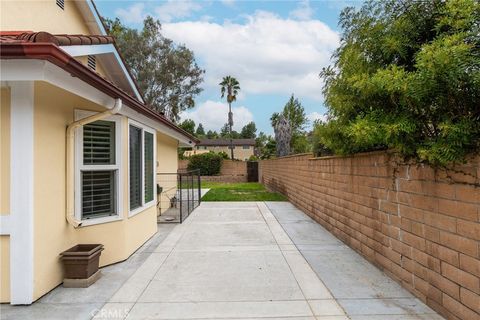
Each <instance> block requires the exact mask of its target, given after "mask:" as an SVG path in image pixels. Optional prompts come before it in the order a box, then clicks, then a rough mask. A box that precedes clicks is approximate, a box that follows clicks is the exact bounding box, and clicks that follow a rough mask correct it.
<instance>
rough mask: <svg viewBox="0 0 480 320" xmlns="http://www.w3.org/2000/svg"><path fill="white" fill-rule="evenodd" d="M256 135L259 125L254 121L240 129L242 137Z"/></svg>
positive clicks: (248, 137) (251, 137) (253, 136)
mask: <svg viewBox="0 0 480 320" xmlns="http://www.w3.org/2000/svg"><path fill="white" fill-rule="evenodd" d="M256 136H257V126H256V125H255V122H253V121H251V122H249V123H247V124H246V125H245V126H243V128H242V131H240V137H241V138H243V139H255V137H256Z"/></svg>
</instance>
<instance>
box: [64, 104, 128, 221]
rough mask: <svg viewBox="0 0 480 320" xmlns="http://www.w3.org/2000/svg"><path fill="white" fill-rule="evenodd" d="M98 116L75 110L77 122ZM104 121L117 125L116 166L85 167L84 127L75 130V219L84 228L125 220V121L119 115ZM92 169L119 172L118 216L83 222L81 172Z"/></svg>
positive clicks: (117, 187) (117, 182) (89, 112)
mask: <svg viewBox="0 0 480 320" xmlns="http://www.w3.org/2000/svg"><path fill="white" fill-rule="evenodd" d="M94 114H96V112H92V111H87V110H79V109H76V110H75V120H80V119H83V118H86V117H89V116H91V115H94ZM102 120H104V121H112V122H114V123H115V165H101V166H100V165H99V166H84V165H83V164H82V163H83V126H81V127H80V128H77V129H76V130H75V182H74V186H75V218H76V219H77V220H81V221H82V226H81V227H82V228H83V227H87V226H91V225H96V224H101V223H107V222H113V221H119V220H123V189H122V188H123V173H124V169H123V161H122V160H123V158H122V157H123V146H122V137H123V130H124V128H123V127H124V126H123V119H122V117H121V116H119V115H111V116H109V117H106V118H105V119H102ZM86 168H87V169H88V168H89V169H92V168H95V170H101V169H107V170H108V169H114V170H117V175H116V183H115V188H116V190H115V192H116V200H117V201H116V211H117V212H116V215H113V216H105V217H99V218H93V219H85V220H82V213H81V199H80V198H81V194H82V193H81V184H82V183H81V176H80V171H81V170H82V169H86Z"/></svg>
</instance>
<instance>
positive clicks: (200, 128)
mask: <svg viewBox="0 0 480 320" xmlns="http://www.w3.org/2000/svg"><path fill="white" fill-rule="evenodd" d="M195 134H196V136H197V137H203V136H205V129H203V124H201V123H199V124H198V127H197V131H196V132H195Z"/></svg>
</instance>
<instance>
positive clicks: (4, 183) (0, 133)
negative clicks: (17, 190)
mask: <svg viewBox="0 0 480 320" xmlns="http://www.w3.org/2000/svg"><path fill="white" fill-rule="evenodd" d="M9 213H10V89H9V88H7V87H2V88H0V215H2V216H4V215H8V214H9ZM0 269H1V270H0V303H1V302H8V301H10V237H9V236H8V235H0Z"/></svg>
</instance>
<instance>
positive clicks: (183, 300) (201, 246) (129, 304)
mask: <svg viewBox="0 0 480 320" xmlns="http://www.w3.org/2000/svg"><path fill="white" fill-rule="evenodd" d="M277 219H278V220H277ZM279 221H280V223H279ZM282 226H283V228H282ZM284 229H285V230H286V231H287V232H285V231H284ZM292 239H293V241H292ZM297 246H298V248H297ZM302 253H303V254H305V256H306V257H307V259H308V260H309V261H310V263H311V266H310V265H309V264H308V263H307V261H306V260H305V258H304V257H303V256H302ZM327 260H328V261H327ZM312 267H313V269H312ZM116 314H121V315H122V316H125V317H126V318H127V319H259V318H262V319H323V320H334V319H335V320H343V319H396V320H399V319H441V318H440V317H439V316H437V315H436V314H435V313H434V312H433V311H432V310H431V309H429V308H428V307H426V306H425V305H424V304H423V303H421V302H420V301H419V300H417V299H415V298H414V297H412V296H411V295H410V294H409V293H408V292H406V291H405V290H403V289H402V288H401V287H400V286H398V285H397V284H396V283H394V282H393V281H391V280H390V279H389V278H388V277H387V276H385V275H384V274H382V273H381V272H380V271H379V270H377V269H376V268H374V267H373V266H371V265H369V264H368V263H367V262H365V261H364V260H363V259H362V258H361V257H359V256H358V255H356V254H355V253H354V252H353V251H352V250H350V249H349V248H347V247H346V246H344V245H343V244H342V243H341V242H340V241H338V240H337V239H336V238H334V237H333V236H332V235H330V234H329V233H328V232H326V231H325V230H324V229H323V228H321V227H320V226H319V225H318V224H316V223H315V222H313V221H312V220H310V219H309V218H308V217H307V216H305V215H304V214H303V213H302V212H301V211H299V210H297V209H295V208H294V207H293V206H292V205H291V204H289V203H286V202H272V203H263V202H257V203H255V202H229V203H226V202H225V203H221V202H204V203H202V205H201V206H200V207H199V208H198V209H197V210H195V211H194V213H193V214H192V215H191V216H190V217H189V219H188V220H186V221H185V223H184V224H182V225H179V226H177V227H176V228H175V229H174V230H173V231H172V232H171V233H170V235H169V236H168V237H167V238H166V239H165V241H163V242H162V243H161V244H160V245H159V246H158V247H157V248H156V250H155V252H154V253H152V255H151V256H150V257H149V258H148V259H147V260H146V261H145V263H144V264H143V265H142V266H141V267H140V268H139V269H138V270H137V271H136V272H135V274H133V276H132V277H131V278H130V279H129V280H128V281H127V282H125V284H124V285H123V286H122V287H121V288H120V289H119V290H118V291H117V292H116V294H115V295H114V296H113V297H112V298H111V299H110V301H109V303H107V304H106V305H105V306H104V307H103V308H102V309H101V310H100V311H99V312H98V314H97V317H96V319H104V318H107V319H108V318H112V316H113V315H116Z"/></svg>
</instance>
